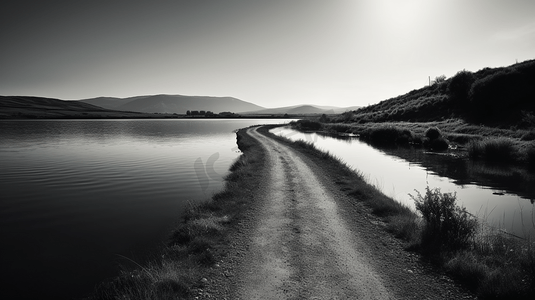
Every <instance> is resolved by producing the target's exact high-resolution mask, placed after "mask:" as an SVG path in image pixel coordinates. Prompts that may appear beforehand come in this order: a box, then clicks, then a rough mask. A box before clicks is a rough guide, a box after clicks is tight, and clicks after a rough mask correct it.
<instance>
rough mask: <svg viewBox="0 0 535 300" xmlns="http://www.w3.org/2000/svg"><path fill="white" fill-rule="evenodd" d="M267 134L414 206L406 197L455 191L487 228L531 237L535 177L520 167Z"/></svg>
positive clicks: (534, 228)
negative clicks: (326, 156)
mask: <svg viewBox="0 0 535 300" xmlns="http://www.w3.org/2000/svg"><path fill="white" fill-rule="evenodd" d="M272 132H274V133H276V134H279V135H282V136H286V137H288V138H290V139H292V140H296V139H304V140H308V141H313V142H314V143H315V145H316V146H317V147H318V148H320V149H322V150H324V151H329V152H330V153H331V154H333V155H335V156H337V157H339V158H341V159H342V160H343V161H344V162H346V163H347V164H349V165H350V166H351V167H353V168H355V169H356V170H358V171H359V172H361V173H362V174H363V175H364V176H365V178H367V180H368V182H369V183H371V184H373V185H375V186H377V187H378V188H379V189H381V190H382V191H383V192H384V193H385V194H387V195H388V196H391V197H393V198H394V199H396V200H398V201H400V202H401V203H404V204H405V205H407V206H409V207H411V208H414V203H413V200H412V198H411V197H410V196H409V194H412V195H415V194H416V193H415V190H417V191H419V192H421V193H423V192H424V191H425V188H426V187H427V186H429V187H430V188H440V189H441V190H442V192H450V193H456V194H457V198H458V200H459V203H460V204H461V205H463V206H465V207H466V208H467V210H468V211H469V212H471V213H472V214H474V215H476V216H477V217H478V218H480V219H482V220H485V221H486V222H488V223H489V224H491V225H492V226H496V227H501V228H505V229H506V230H507V231H509V232H512V233H514V234H516V235H519V236H526V235H531V236H533V237H535V224H534V223H535V215H534V205H533V199H535V184H534V183H535V179H534V176H533V174H531V173H529V172H527V171H526V170H523V169H522V168H519V167H514V166H507V165H488V164H485V163H483V162H481V161H470V160H467V159H459V158H454V157H451V156H447V155H438V154H436V153H424V152H423V151H421V150H414V149H406V148H374V147H372V146H370V145H368V144H366V143H364V142H362V141H360V140H358V139H356V138H348V137H346V138H344V139H336V138H333V137H327V136H320V135H317V134H315V133H313V134H304V133H301V132H298V131H295V130H292V129H289V128H276V129H273V130H272Z"/></svg>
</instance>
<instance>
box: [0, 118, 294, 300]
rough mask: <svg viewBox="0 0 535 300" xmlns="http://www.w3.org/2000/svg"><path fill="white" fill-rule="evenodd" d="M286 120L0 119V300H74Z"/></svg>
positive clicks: (140, 251)
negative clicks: (259, 136)
mask: <svg viewBox="0 0 535 300" xmlns="http://www.w3.org/2000/svg"><path fill="white" fill-rule="evenodd" d="M283 122H287V121H286V120H266V119H262V120H217V119H216V120H191V119H174V120H35V121H27V120H20V121H0V162H1V167H0V193H1V194H0V195H1V196H0V239H1V241H2V247H1V250H0V251H1V252H0V265H1V266H2V272H1V274H2V275H1V276H2V278H1V280H2V289H1V290H0V298H2V299H68V298H71V297H81V296H83V295H84V294H85V293H89V292H91V291H92V289H93V287H94V286H95V285H96V284H98V283H100V282H101V281H102V280H104V279H105V278H108V277H113V276H114V275H116V274H117V273H118V272H119V270H120V269H121V267H130V266H132V263H131V262H130V261H129V260H128V259H125V258H123V257H128V258H129V259H132V260H135V261H139V262H141V261H143V260H144V259H146V257H147V254H148V253H154V252H153V251H154V250H155V249H157V248H158V246H159V245H160V244H161V243H163V242H164V240H165V238H166V235H167V234H168V233H169V231H170V230H171V228H172V226H173V225H174V224H175V223H176V222H177V221H178V220H179V217H180V215H181V213H182V211H183V210H184V208H185V207H186V206H187V205H188V203H189V202H191V203H197V202H199V201H205V200H209V199H210V198H211V196H212V195H213V194H214V193H216V192H218V191H219V190H221V188H222V187H223V181H222V177H223V176H225V175H226V174H227V172H228V168H229V166H230V164H231V163H232V162H233V161H234V160H235V159H236V158H237V157H238V156H239V155H240V152H239V150H238V148H237V146H236V135H235V133H234V132H233V131H234V130H236V129H238V128H243V127H247V126H249V125H253V124H269V123H270V124H273V123H275V124H278V123H283Z"/></svg>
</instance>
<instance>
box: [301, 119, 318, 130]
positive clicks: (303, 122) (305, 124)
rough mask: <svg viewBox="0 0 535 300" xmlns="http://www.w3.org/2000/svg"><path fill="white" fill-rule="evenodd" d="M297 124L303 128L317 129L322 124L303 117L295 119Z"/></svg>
mask: <svg viewBox="0 0 535 300" xmlns="http://www.w3.org/2000/svg"><path fill="white" fill-rule="evenodd" d="M297 126H299V127H300V128H301V129H303V130H319V129H320V128H321V126H322V125H321V123H320V122H316V121H312V120H306V119H305V120H299V121H297Z"/></svg>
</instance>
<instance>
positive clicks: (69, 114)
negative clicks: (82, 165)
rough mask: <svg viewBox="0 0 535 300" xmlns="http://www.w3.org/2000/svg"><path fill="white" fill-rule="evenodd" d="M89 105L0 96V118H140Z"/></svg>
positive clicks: (40, 98)
mask: <svg viewBox="0 0 535 300" xmlns="http://www.w3.org/2000/svg"><path fill="white" fill-rule="evenodd" d="M140 115H141V114H140V113H127V112H119V111H114V110H109V109H105V108H102V107H98V106H95V105H91V104H89V103H84V102H78V101H64V100H59V99H54V98H44V97H29V96H0V118H3V119H6V118H100V117H106V118H111V117H140Z"/></svg>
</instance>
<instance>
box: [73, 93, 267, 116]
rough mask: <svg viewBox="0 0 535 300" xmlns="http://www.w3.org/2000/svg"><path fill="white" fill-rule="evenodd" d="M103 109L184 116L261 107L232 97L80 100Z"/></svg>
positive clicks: (162, 96) (168, 96)
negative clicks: (193, 113) (193, 112)
mask: <svg viewBox="0 0 535 300" xmlns="http://www.w3.org/2000/svg"><path fill="white" fill-rule="evenodd" d="M80 102H85V103H89V104H93V105H97V106H100V107H103V108H108V109H115V110H121V111H136V112H145V113H177V114H185V113H186V111H188V110H190V111H192V110H205V111H211V112H213V113H220V112H224V111H230V112H234V113H241V112H244V111H251V110H260V109H263V107H262V106H258V105H256V104H252V103H249V102H246V101H242V100H239V99H236V98H232V97H208V96H183V95H151V96H138V97H130V98H111V97H100V98H92V99H84V100H80Z"/></svg>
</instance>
